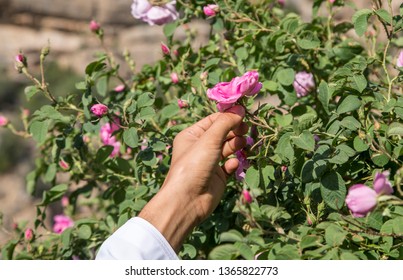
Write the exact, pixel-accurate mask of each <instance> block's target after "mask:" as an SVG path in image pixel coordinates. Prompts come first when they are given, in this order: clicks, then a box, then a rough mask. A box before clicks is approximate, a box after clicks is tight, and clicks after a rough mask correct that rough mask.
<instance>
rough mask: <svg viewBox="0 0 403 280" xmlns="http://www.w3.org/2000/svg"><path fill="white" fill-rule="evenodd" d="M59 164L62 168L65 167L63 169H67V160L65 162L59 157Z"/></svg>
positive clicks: (68, 166)
mask: <svg viewBox="0 0 403 280" xmlns="http://www.w3.org/2000/svg"><path fill="white" fill-rule="evenodd" d="M59 166H60V167H61V168H62V169H65V170H67V169H69V168H70V165H69V164H68V163H67V162H65V161H64V160H63V159H61V160H60V161H59Z"/></svg>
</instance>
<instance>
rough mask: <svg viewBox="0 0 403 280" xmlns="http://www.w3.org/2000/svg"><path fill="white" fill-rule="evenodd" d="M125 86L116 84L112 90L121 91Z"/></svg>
mask: <svg viewBox="0 0 403 280" xmlns="http://www.w3.org/2000/svg"><path fill="white" fill-rule="evenodd" d="M125 88H126V87H125V85H118V86H116V87H115V88H114V89H113V90H114V91H116V92H122V91H124V90H125Z"/></svg>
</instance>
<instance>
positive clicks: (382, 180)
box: [374, 171, 393, 195]
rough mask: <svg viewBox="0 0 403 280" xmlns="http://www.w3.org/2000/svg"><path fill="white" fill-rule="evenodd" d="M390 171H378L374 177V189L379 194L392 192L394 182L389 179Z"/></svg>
mask: <svg viewBox="0 0 403 280" xmlns="http://www.w3.org/2000/svg"><path fill="white" fill-rule="evenodd" d="M388 176H389V172H388V171H384V172H382V173H378V172H377V173H376V174H375V178H374V190H375V192H376V193H377V194H379V195H382V194H386V195H389V194H392V193H393V189H392V184H391V183H390V182H389V180H388Z"/></svg>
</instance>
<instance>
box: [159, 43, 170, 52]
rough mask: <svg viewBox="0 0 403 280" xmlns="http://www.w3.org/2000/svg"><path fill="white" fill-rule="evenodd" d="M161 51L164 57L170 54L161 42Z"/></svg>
mask: <svg viewBox="0 0 403 280" xmlns="http://www.w3.org/2000/svg"><path fill="white" fill-rule="evenodd" d="M161 50H162V53H163V54H164V55H169V54H170V53H171V50H170V49H169V48H168V46H167V45H165V44H164V43H163V42H161Z"/></svg>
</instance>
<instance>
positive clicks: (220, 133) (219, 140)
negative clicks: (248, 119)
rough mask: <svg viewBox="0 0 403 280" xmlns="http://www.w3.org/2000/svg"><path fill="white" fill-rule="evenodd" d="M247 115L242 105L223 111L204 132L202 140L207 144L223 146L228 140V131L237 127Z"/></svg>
mask: <svg viewBox="0 0 403 280" xmlns="http://www.w3.org/2000/svg"><path fill="white" fill-rule="evenodd" d="M244 116H245V109H244V107H242V106H240V105H236V106H234V107H232V108H230V109H228V110H227V111H225V112H224V113H221V114H220V115H219V116H218V117H217V118H216V119H215V121H214V123H213V124H212V125H211V126H210V128H209V129H208V130H207V131H206V132H205V133H204V134H203V136H202V137H201V139H200V140H201V141H202V142H205V143H206V144H211V145H219V146H220V147H221V146H222V144H223V142H224V141H225V140H226V138H227V135H228V133H229V132H230V131H231V130H234V129H236V128H237V127H238V126H239V125H240V124H241V123H242V119H243V118H244Z"/></svg>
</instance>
